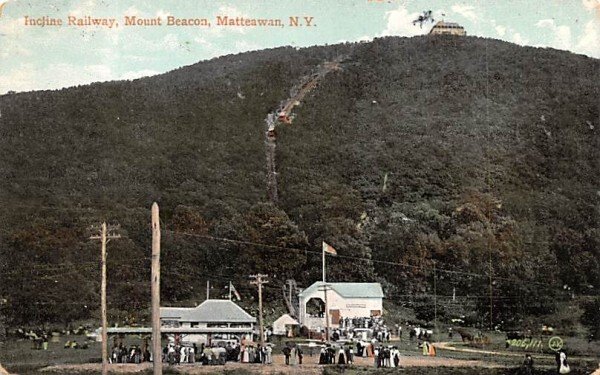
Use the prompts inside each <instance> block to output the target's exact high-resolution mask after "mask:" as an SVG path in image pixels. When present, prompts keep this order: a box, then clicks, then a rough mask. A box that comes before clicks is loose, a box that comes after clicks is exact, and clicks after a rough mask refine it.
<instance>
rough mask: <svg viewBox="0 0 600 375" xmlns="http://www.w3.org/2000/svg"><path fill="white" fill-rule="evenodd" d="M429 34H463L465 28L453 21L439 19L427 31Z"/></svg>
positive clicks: (464, 33)
mask: <svg viewBox="0 0 600 375" xmlns="http://www.w3.org/2000/svg"><path fill="white" fill-rule="evenodd" d="M429 35H458V36H465V35H467V32H466V31H465V28H464V27H462V26H460V25H459V24H457V23H455V22H444V21H439V22H438V23H436V24H435V25H434V26H433V28H432V29H431V31H429Z"/></svg>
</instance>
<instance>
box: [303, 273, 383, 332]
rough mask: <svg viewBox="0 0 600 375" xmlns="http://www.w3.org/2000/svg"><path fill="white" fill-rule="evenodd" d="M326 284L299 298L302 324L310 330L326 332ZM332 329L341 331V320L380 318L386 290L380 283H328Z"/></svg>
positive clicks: (312, 287) (310, 287) (307, 289)
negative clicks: (338, 328)
mask: <svg viewBox="0 0 600 375" xmlns="http://www.w3.org/2000/svg"><path fill="white" fill-rule="evenodd" d="M324 285H325V284H324V283H323V282H322V281H318V282H316V283H314V284H312V285H311V286H309V287H308V288H306V289H304V290H303V291H302V292H301V293H300V294H299V295H298V299H299V302H300V303H299V305H300V309H299V314H298V318H299V321H300V324H302V325H304V326H306V327H308V328H309V329H317V328H323V327H325V326H326V322H325V291H324ZM327 285H328V288H327V289H328V290H327V305H328V308H329V319H330V322H329V323H330V326H331V327H332V328H335V327H338V326H339V323H340V319H341V318H364V317H372V316H381V314H382V311H383V290H382V289H381V284H379V283H327Z"/></svg>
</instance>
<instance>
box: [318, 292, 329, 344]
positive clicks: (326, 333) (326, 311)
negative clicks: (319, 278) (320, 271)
mask: <svg viewBox="0 0 600 375" xmlns="http://www.w3.org/2000/svg"><path fill="white" fill-rule="evenodd" d="M328 290H329V284H323V288H322V289H321V288H319V291H322V292H323V293H324V294H325V342H326V343H329V304H328V302H327V291H328Z"/></svg>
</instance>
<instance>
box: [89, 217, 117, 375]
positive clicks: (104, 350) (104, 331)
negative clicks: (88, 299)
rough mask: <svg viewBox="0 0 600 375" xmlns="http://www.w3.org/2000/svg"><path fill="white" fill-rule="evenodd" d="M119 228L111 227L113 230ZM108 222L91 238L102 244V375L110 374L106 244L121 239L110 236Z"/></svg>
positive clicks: (113, 235) (114, 235) (115, 235)
mask: <svg viewBox="0 0 600 375" xmlns="http://www.w3.org/2000/svg"><path fill="white" fill-rule="evenodd" d="M118 228H119V227H118V226H117V227H111V228H110V229H111V230H115V229H118ZM107 232H108V228H107V225H106V222H104V223H102V225H101V227H100V234H96V235H92V236H90V239H91V240H100V243H101V259H102V261H101V263H102V271H101V274H102V281H101V284H100V314H101V315H102V375H107V374H108V347H107V345H108V319H107V317H106V244H107V243H108V241H110V240H111V239H117V238H121V236H120V235H118V234H112V233H111V234H108V233H107Z"/></svg>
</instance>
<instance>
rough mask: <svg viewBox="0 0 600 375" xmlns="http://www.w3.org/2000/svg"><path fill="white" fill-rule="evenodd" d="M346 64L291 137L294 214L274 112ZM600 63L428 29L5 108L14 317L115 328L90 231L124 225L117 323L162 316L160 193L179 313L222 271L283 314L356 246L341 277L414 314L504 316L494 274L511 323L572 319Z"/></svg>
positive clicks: (2, 282) (591, 261) (597, 243)
mask: <svg viewBox="0 0 600 375" xmlns="http://www.w3.org/2000/svg"><path fill="white" fill-rule="evenodd" d="M338 56H344V58H343V60H342V63H341V67H342V70H340V71H335V72H332V73H330V74H328V75H327V76H326V77H325V78H324V79H323V80H322V81H321V82H320V84H319V86H318V87H317V88H316V89H315V90H313V91H312V92H311V93H310V94H309V95H308V96H307V97H306V98H305V99H304V101H303V103H302V104H301V105H300V106H299V107H297V108H296V110H295V113H296V117H295V119H294V121H293V124H292V125H279V126H278V128H277V132H278V136H277V155H276V158H277V170H278V180H279V191H280V201H279V203H278V204H277V205H273V204H271V203H269V202H267V199H266V193H265V189H266V176H265V174H266V166H265V145H264V132H265V123H264V121H263V120H264V118H265V116H266V114H267V113H268V112H270V111H272V110H274V109H276V108H277V106H278V105H279V103H280V101H281V100H283V99H285V98H287V97H288V96H289V90H290V88H292V86H294V85H295V84H297V83H298V82H299V80H300V79H301V78H302V77H303V76H305V75H310V74H311V72H313V71H314V69H315V68H316V66H317V65H318V64H320V63H323V62H324V61H328V60H332V59H334V58H336V57H338ZM599 72H600V64H599V61H598V60H597V59H592V58H588V57H585V56H581V55H574V54H571V53H568V52H562V51H557V50H552V49H538V48H530V47H520V46H516V45H513V44H509V43H505V42H501V41H497V40H491V39H482V38H476V37H466V38H448V37H440V36H438V37H436V36H425V37H414V38H383V39H376V40H375V41H373V42H370V43H360V44H345V45H335V46H321V47H311V48H306V49H299V50H298V49H293V48H289V47H287V48H277V49H272V50H264V51H259V52H250V53H244V54H238V55H230V56H225V57H221V58H218V59H214V60H210V61H205V62H200V63H198V64H195V65H191V66H187V67H183V68H181V69H178V70H175V71H172V72H169V73H166V74H163V75H159V76H155V77H149V78H144V79H140V80H135V81H133V82H128V81H121V82H108V83H97V84H92V85H88V86H81V87H74V88H69V89H63V90H59V91H43V92H30V93H21V94H9V95H4V96H1V97H0V108H1V109H2V117H1V118H0V135H1V136H0V176H1V178H0V201H1V202H2V205H3V207H4V210H3V213H2V215H0V220H1V222H2V227H1V241H2V243H1V247H0V252H1V253H0V259H1V266H2V268H3V269H2V273H1V274H0V295H2V296H3V298H6V299H7V302H6V303H5V304H4V305H3V310H4V312H5V314H6V316H7V318H8V321H9V323H11V324H23V323H35V322H68V321H70V320H72V319H79V318H87V317H93V316H95V315H96V314H97V310H98V297H97V293H98V289H99V283H98V282H97V280H98V277H99V276H98V275H99V267H98V260H99V251H98V245H97V243H95V242H93V241H90V240H88V237H89V235H90V233H89V232H88V231H87V228H88V227H89V226H90V225H91V224H98V223H99V222H100V221H102V220H107V221H109V222H110V223H119V224H120V225H121V227H122V234H123V235H124V238H123V239H120V240H114V241H111V243H110V244H109V257H108V258H109V308H110V310H111V318H110V319H111V320H114V321H116V320H119V319H124V318H125V317H126V316H127V315H128V314H130V313H132V312H135V313H138V314H141V315H144V314H145V313H146V310H145V309H146V307H147V306H148V303H149V283H148V282H147V280H149V256H150V226H149V222H150V220H149V219H150V211H149V209H150V205H151V203H152V202H153V201H157V202H158V203H159V204H160V206H161V219H162V221H163V228H165V232H164V234H163V272H164V273H163V276H162V281H163V286H162V294H163V296H162V297H163V301H164V303H165V304H177V303H181V301H186V300H190V299H191V300H195V301H198V300H201V299H202V296H203V295H204V287H205V283H206V280H207V279H211V280H212V281H213V283H214V285H216V287H217V288H220V289H218V291H221V292H222V288H223V287H224V286H225V285H227V284H228V281H229V280H231V281H233V282H234V284H235V285H236V288H237V289H238V290H239V291H240V292H242V294H243V295H244V296H245V298H250V297H251V296H252V295H253V294H254V290H253V289H252V288H251V286H250V285H248V283H247V275H248V274H250V273H257V272H261V273H267V274H269V275H271V276H272V277H273V279H272V282H271V284H270V287H269V288H268V289H267V298H268V299H270V300H271V301H275V300H277V299H279V298H280V295H281V285H283V283H285V280H286V279H287V278H294V279H296V280H297V281H298V282H299V283H300V284H301V285H308V284H310V283H312V282H313V281H315V280H317V279H318V278H319V277H320V272H321V269H320V244H321V241H323V240H325V241H327V242H328V243H330V244H331V245H333V246H334V247H335V248H336V249H337V250H338V253H339V255H340V256H339V257H337V258H331V259H330V261H329V267H330V268H329V271H328V274H329V275H330V278H331V280H333V281H349V280H353V281H372V280H377V281H381V282H382V283H383V284H384V287H385V292H386V296H387V298H389V299H390V300H391V301H394V302H396V303H398V304H403V305H406V306H411V307H418V306H421V305H422V304H428V303H430V295H431V293H432V285H433V278H434V277H435V279H436V282H437V294H438V295H440V298H441V300H442V301H444V298H445V301H446V302H448V304H447V305H448V306H449V305H450V303H449V301H450V297H451V296H452V295H453V293H454V294H455V295H457V296H459V298H460V301H461V302H460V303H461V306H462V308H463V309H464V310H465V311H466V312H467V313H473V314H476V313H477V312H479V313H480V314H479V315H480V316H485V314H489V307H488V305H489V299H486V298H487V297H486V293H487V290H488V289H487V288H488V287H489V285H488V284H489V272H490V264H491V272H492V275H493V280H494V284H493V288H494V295H495V299H494V314H495V315H497V316H496V317H495V319H497V320H498V321H500V320H505V321H513V320H515V319H516V318H517V317H519V316H527V315H539V314H545V313H548V312H551V311H552V309H553V308H554V306H555V303H556V302H557V301H560V300H561V299H562V298H565V293H564V290H565V289H564V288H565V285H566V286H567V288H571V291H573V292H575V293H577V294H578V295H581V294H585V295H597V294H598V291H599V289H600V229H599V228H600V173H599V172H600V151H599V150H600V135H599V132H600V123H599V118H600V111H599V105H598V97H599V96H598V94H599V88H598V73H599ZM211 237H216V238H224V239H229V240H234V241H223V240H215V239H211ZM257 244H268V245H274V246H273V247H264V246H260V245H257ZM434 262H435V264H436V273H435V274H434V273H433V263H434ZM238 285H239V286H238ZM218 291H217V292H218ZM277 303H280V301H279V300H277ZM454 311H456V310H452V311H450V310H448V311H445V309H444V308H440V311H439V313H440V315H441V316H442V317H444V316H445V317H447V318H449V317H450V314H451V313H453V312H454ZM422 318H423V319H427V316H423V317H422Z"/></svg>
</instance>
